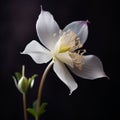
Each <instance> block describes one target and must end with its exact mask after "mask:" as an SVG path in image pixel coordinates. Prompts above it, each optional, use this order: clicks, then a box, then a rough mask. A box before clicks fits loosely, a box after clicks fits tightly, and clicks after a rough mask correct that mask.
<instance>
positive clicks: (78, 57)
mask: <svg viewBox="0 0 120 120" xmlns="http://www.w3.org/2000/svg"><path fill="white" fill-rule="evenodd" d="M60 34H61V33H60ZM81 48H82V43H81V41H80V38H79V37H78V36H77V34H75V33H74V32H73V31H72V30H70V29H69V30H67V31H66V32H63V33H62V35H61V37H60V39H59V40H58V43H57V44H56V46H55V56H54V58H56V55H59V54H61V53H65V52H68V53H69V56H70V57H71V59H72V61H73V64H74V66H75V67H77V68H78V69H80V70H81V69H82V66H83V62H82V58H83V54H84V53H85V52H86V50H85V49H84V50H83V49H81Z"/></svg>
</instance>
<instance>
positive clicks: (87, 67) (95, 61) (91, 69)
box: [70, 55, 107, 80]
mask: <svg viewBox="0 0 120 120" xmlns="http://www.w3.org/2000/svg"><path fill="white" fill-rule="evenodd" d="M83 63H84V64H83V66H82V70H79V69H77V68H73V69H72V68H70V69H71V71H72V72H73V73H74V74H76V75H77V76H79V77H82V78H85V79H90V80H93V79H97V78H101V77H107V76H106V74H105V72H104V70H103V65H102V62H101V61H100V59H99V58H98V57H97V56H94V55H87V56H84V57H83Z"/></svg>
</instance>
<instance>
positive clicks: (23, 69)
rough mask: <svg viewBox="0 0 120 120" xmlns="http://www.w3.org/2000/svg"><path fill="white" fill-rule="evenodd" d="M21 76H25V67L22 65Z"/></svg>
mask: <svg viewBox="0 0 120 120" xmlns="http://www.w3.org/2000/svg"><path fill="white" fill-rule="evenodd" d="M22 76H25V66H24V65H22Z"/></svg>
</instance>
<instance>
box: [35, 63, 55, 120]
mask: <svg viewBox="0 0 120 120" xmlns="http://www.w3.org/2000/svg"><path fill="white" fill-rule="evenodd" d="M53 63H54V61H51V62H50V63H49V64H48V66H47V68H46V69H45V71H44V73H43V75H42V78H41V81H40V84H39V89H38V96H37V111H39V107H40V103H41V97H42V90H43V85H44V82H45V78H46V76H47V73H48V71H49V70H50V68H51V67H52V65H53ZM38 119H39V117H38V115H37V116H36V120H38Z"/></svg>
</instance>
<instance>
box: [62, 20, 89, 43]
mask: <svg viewBox="0 0 120 120" xmlns="http://www.w3.org/2000/svg"><path fill="white" fill-rule="evenodd" d="M68 30H71V31H73V32H74V33H76V34H77V35H78V37H80V40H81V43H82V44H84V43H85V41H86V40H87V36H88V26H87V21H75V22H72V23H70V24H68V25H67V26H66V27H65V28H64V30H63V31H68Z"/></svg>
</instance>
